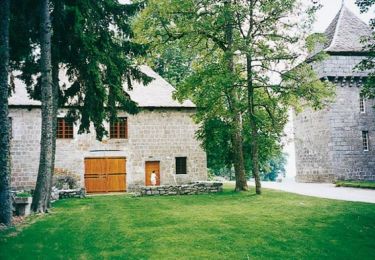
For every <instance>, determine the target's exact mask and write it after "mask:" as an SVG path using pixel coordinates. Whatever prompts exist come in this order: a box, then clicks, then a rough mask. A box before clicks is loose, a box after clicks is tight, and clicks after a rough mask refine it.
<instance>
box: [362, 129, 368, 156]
mask: <svg viewBox="0 0 375 260" xmlns="http://www.w3.org/2000/svg"><path fill="white" fill-rule="evenodd" d="M362 145H363V151H368V150H369V140H368V131H362Z"/></svg>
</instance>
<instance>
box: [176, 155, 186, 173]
mask: <svg viewBox="0 0 375 260" xmlns="http://www.w3.org/2000/svg"><path fill="white" fill-rule="evenodd" d="M176 174H187V171H186V157H176Z"/></svg>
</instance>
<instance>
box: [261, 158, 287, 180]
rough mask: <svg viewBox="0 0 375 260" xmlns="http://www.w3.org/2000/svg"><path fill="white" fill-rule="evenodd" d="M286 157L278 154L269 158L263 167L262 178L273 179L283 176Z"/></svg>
mask: <svg viewBox="0 0 375 260" xmlns="http://www.w3.org/2000/svg"><path fill="white" fill-rule="evenodd" d="M286 159H287V157H286V155H285V154H281V155H278V156H277V157H275V158H273V159H271V160H270V161H269V162H268V165H266V167H264V170H263V172H262V180H263V181H275V180H276V179H277V177H278V176H280V175H281V176H284V177H285V165H286V162H287V160H286Z"/></svg>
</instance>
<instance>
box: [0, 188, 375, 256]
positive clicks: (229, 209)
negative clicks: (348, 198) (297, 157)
mask: <svg viewBox="0 0 375 260" xmlns="http://www.w3.org/2000/svg"><path fill="white" fill-rule="evenodd" d="M30 222H32V224H27V225H24V226H23V227H18V228H16V229H14V228H13V229H11V230H7V231H5V232H4V231H3V232H2V233H0V259H63V258H64V259H66V258H67V259H112V258H121V259H269V258H275V259H284V258H289V259H322V258H329V259H375V204H366V203H354V202H342V201H334V200H326V199H318V198H312V197H306V196H300V195H294V194H289V193H284V192H277V191H271V190H264V195H262V196H255V195H254V194H253V193H252V192H249V193H242V194H235V193H233V192H232V191H230V190H229V189H226V190H225V191H224V193H222V194H215V195H198V196H181V197H143V198H132V197H129V196H126V195H119V196H97V197H90V198H87V199H68V200H61V201H58V202H56V203H55V204H54V209H53V213H51V214H48V215H46V216H45V217H38V218H35V217H34V219H32V220H30Z"/></svg>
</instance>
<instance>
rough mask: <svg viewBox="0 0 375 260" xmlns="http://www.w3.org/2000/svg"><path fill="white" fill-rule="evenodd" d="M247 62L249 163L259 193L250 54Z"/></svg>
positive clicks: (256, 137) (256, 129)
mask: <svg viewBox="0 0 375 260" xmlns="http://www.w3.org/2000/svg"><path fill="white" fill-rule="evenodd" d="M246 62H247V65H246V66H247V101H248V114H249V124H250V131H251V164H252V173H253V176H254V179H255V192H256V194H258V195H260V194H261V193H262V191H261V183H260V174H259V149H258V127H257V122H256V117H255V109H254V85H253V79H252V66H251V56H250V55H249V54H247V55H246Z"/></svg>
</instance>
